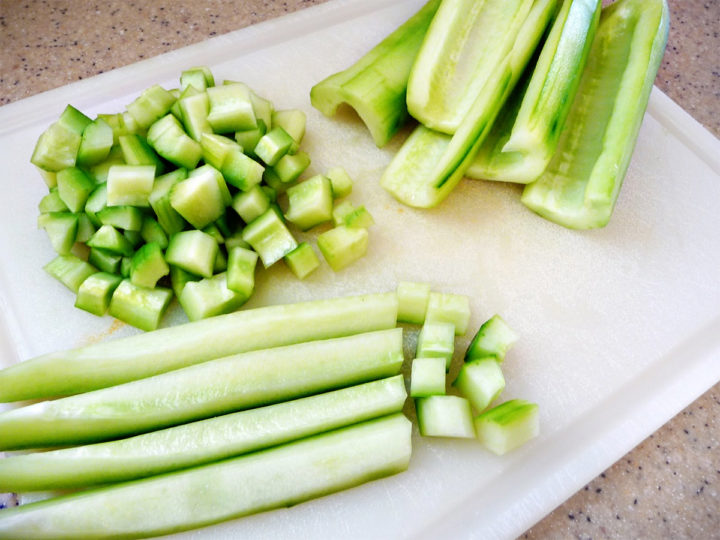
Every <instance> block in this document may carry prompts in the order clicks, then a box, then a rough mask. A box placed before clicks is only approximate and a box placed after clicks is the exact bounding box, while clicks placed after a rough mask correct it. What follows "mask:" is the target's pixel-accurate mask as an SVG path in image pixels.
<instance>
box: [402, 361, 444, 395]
mask: <svg viewBox="0 0 720 540" xmlns="http://www.w3.org/2000/svg"><path fill="white" fill-rule="evenodd" d="M444 394H445V359H443V358H439V357H438V358H415V359H414V360H413V361H412V367H411V372H410V396H411V397H414V398H417V397H427V396H438V395H444Z"/></svg>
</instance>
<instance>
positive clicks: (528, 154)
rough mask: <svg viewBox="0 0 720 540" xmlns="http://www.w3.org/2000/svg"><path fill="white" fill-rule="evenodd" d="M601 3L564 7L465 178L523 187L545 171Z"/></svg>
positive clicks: (578, 0)
mask: <svg viewBox="0 0 720 540" xmlns="http://www.w3.org/2000/svg"><path fill="white" fill-rule="evenodd" d="M601 7H602V2H600V0H572V1H567V2H565V3H563V5H562V8H561V9H560V13H559V14H558V16H557V18H556V19H555V22H554V23H553V26H552V29H551V31H550V35H549V36H548V38H547V40H546V41H545V43H544V45H543V46H542V51H541V53H540V57H539V58H538V61H537V64H536V65H535V68H534V69H533V70H532V72H531V77H529V80H528V81H527V83H528V84H527V85H526V86H525V87H524V88H523V89H521V92H518V93H519V94H520V95H519V96H514V97H516V98H517V99H515V100H511V102H509V103H508V105H506V108H507V109H509V111H508V112H505V111H503V113H504V114H503V113H501V117H499V118H498V120H496V122H495V125H494V126H493V128H492V131H491V133H490V135H488V138H487V139H486V140H485V143H484V144H483V145H482V146H481V147H480V150H479V151H478V153H477V156H476V157H475V161H473V163H472V165H471V166H470V168H469V169H468V170H467V173H466V175H467V176H468V177H470V178H480V179H487V180H501V181H505V182H518V183H521V184H527V183H529V182H532V181H534V180H536V179H537V178H538V177H539V176H540V175H541V174H542V173H543V171H544V170H545V168H546V167H547V165H548V163H550V160H551V159H552V157H553V155H554V153H555V149H556V148H557V144H558V140H559V139H560V134H561V133H562V132H563V129H564V127H565V121H566V119H567V116H568V114H569V113H570V107H571V105H572V103H573V99H574V98H575V94H576V93H577V89H578V85H579V84H580V78H581V74H582V71H583V69H584V67H585V63H586V61H587V57H588V54H589V52H590V46H591V45H592V41H593V37H594V36H595V31H596V29H597V25H598V21H599V20H600V10H601Z"/></svg>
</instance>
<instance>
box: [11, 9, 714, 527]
mask: <svg viewBox="0 0 720 540" xmlns="http://www.w3.org/2000/svg"><path fill="white" fill-rule="evenodd" d="M420 5H421V0H406V1H402V2H391V1H381V0H372V1H363V0H336V1H333V2H329V3H327V4H323V5H320V6H317V7H313V8H310V9H306V10H303V11H301V12H299V13H296V14H293V15H289V16H286V17H283V18H280V19H276V20H272V21H268V22H266V23H262V24H259V25H256V26H253V27H249V28H246V29H243V30H239V31H237V32H233V33H231V34H227V35H225V36H220V37H217V38H214V39H212V40H210V41H207V42H204V43H200V44H197V45H193V46H191V47H188V48H185V49H181V50H178V51H174V52H171V53H168V54H165V55H163V56H161V57H157V58H153V59H150V60H147V61H144V62H140V63H138V64H135V65H132V66H128V67H125V68H122V69H118V70H116V71H113V72H109V73H105V74H102V75H100V76H97V77H94V78H92V79H89V80H84V81H81V82H77V83H74V84H72V85H70V86H67V87H64V88H60V89H57V90H53V91H50V92H46V93H44V94H40V95H37V96H33V97H31V98H28V99H26V100H23V101H20V102H17V103H13V104H11V105H7V106H5V107H2V108H0V162H1V163H2V164H3V175H2V178H1V179H0V182H1V183H2V194H3V197H2V198H0V227H1V228H2V234H0V253H2V258H1V259H0V260H1V263H0V315H1V318H2V321H1V322H2V324H1V325H0V342H1V344H2V349H0V352H1V354H2V356H1V358H0V365H9V364H11V363H13V362H14V361H16V360H18V359H24V358H28V357H31V356H33V355H36V354H40V353H43V352H46V351H50V350H55V349H61V348H67V347H71V346H77V345H81V344H85V343H88V342H91V341H97V340H99V339H104V338H107V337H108V336H110V335H113V336H120V335H126V334H131V333H134V332H135V330H133V329H131V328H128V327H125V326H123V325H119V324H117V323H113V321H112V320H111V319H110V318H107V317H106V318H103V319H100V318H96V317H94V316H91V315H89V314H85V313H84V312H82V311H79V310H76V309H75V308H73V305H72V304H73V301H74V299H73V295H72V294H71V293H70V292H68V291H67V290H64V288H63V287H62V286H61V285H59V284H58V283H57V282H55V281H54V280H53V279H52V278H50V277H49V276H47V275H46V274H45V273H44V271H43V270H42V266H43V265H44V264H45V263H47V262H48V261H49V260H50V259H51V258H52V257H53V253H52V251H51V248H50V244H49V242H48V241H47V239H46V237H45V234H44V232H42V231H39V230H37V228H36V225H35V221H36V218H37V209H36V207H37V203H38V201H39V200H40V198H41V197H42V196H43V194H44V193H45V187H44V184H43V182H42V180H41V179H40V177H39V175H38V173H37V172H36V171H35V170H34V167H32V166H31V165H30V163H29V161H28V160H29V157H30V154H31V152H32V149H33V146H34V142H35V140H36V139H37V137H38V135H39V134H40V133H41V131H42V130H43V129H44V128H45V127H46V126H47V125H48V124H49V123H50V122H52V121H53V120H55V119H56V118H57V116H58V115H59V114H60V112H61V111H62V109H63V108H64V107H65V105H66V104H67V103H72V104H73V105H75V106H76V107H78V108H80V109H81V110H83V111H84V112H85V113H87V114H89V115H94V114H96V113H100V112H117V111H120V110H122V108H123V107H124V106H125V105H126V104H128V103H129V102H130V101H132V100H133V99H134V98H135V97H136V96H137V95H138V94H139V92H140V91H141V90H143V89H144V88H146V87H148V86H150V85H151V84H153V83H160V84H162V85H164V86H165V87H167V88H171V87H174V86H176V85H177V79H178V76H179V73H180V71H181V70H182V69H185V68H187V67H190V66H194V65H198V64H206V65H209V66H210V67H211V68H212V69H213V71H214V73H215V76H216V79H220V80H221V79H224V78H228V79H235V80H243V81H245V82H247V83H249V84H250V85H251V86H252V87H253V88H254V89H255V90H256V91H257V92H258V93H260V94H261V95H265V96H267V97H268V98H270V99H272V100H273V101H274V103H275V104H276V106H277V107H279V108H291V107H297V108H301V109H303V110H304V111H305V112H306V113H307V115H308V134H307V136H306V140H305V141H304V143H303V147H304V149H305V150H306V151H308V152H309V153H310V155H311V156H312V158H313V164H312V170H314V171H316V172H322V171H324V170H326V169H327V168H328V167H330V166H336V165H341V166H343V167H345V168H346V169H347V170H348V171H349V172H350V174H351V176H352V177H353V178H354V179H355V187H354V191H353V194H352V195H351V197H350V199H351V200H352V201H353V202H355V203H358V204H365V205H366V206H367V208H368V209H369V210H370V212H371V213H372V214H373V216H374V217H375V221H376V223H377V225H376V226H375V227H373V228H372V229H371V237H370V248H369V252H368V255H367V256H366V257H365V258H364V259H363V260H361V261H360V262H358V263H357V264H355V265H353V266H351V267H349V268H348V269H346V270H344V271H342V272H339V273H337V274H334V273H333V272H331V271H330V270H329V269H328V268H327V266H324V267H323V268H322V269H321V270H320V271H318V272H316V273H315V274H314V275H312V277H310V278H308V279H307V280H306V281H303V282H300V281H298V280H296V279H294V278H293V277H292V276H291V275H290V273H289V271H288V270H287V269H286V268H284V267H283V266H281V265H277V267H273V268H272V269H271V270H270V271H268V272H266V273H264V274H263V275H262V276H261V277H260V278H259V280H258V293H257V294H256V295H255V297H254V298H253V299H252V301H251V302H250V303H249V304H248V305H249V306H256V305H263V304H270V303H284V302H292V301H297V300H306V299H311V298H318V297H330V296H337V295H344V294H355V293H366V292H376V291H385V290H391V289H393V288H394V287H395V286H396V284H397V282H398V280H401V279H404V280H420V281H428V282H431V283H432V284H433V285H434V287H435V288H436V290H442V291H447V292H455V293H461V294H465V295H467V296H469V298H470V304H471V307H472V311H473V314H472V320H471V328H472V329H473V330H474V329H475V328H477V327H478V326H479V325H480V324H481V323H482V322H483V321H484V320H486V319H487V318H489V317H490V316H491V315H493V314H494V313H500V314H502V315H503V317H504V318H505V319H506V320H507V321H508V322H509V323H510V325H511V326H512V327H513V328H515V329H516V330H517V332H518V333H519V334H520V336H521V339H520V341H519V342H518V344H517V345H516V347H515V348H514V349H513V350H512V351H511V353H510V354H509V356H508V359H507V361H506V363H505V369H506V375H507V378H508V385H507V389H506V391H505V393H504V396H503V397H504V398H505V399H509V398H515V397H520V398H525V399H529V400H532V401H535V402H537V403H539V404H540V410H541V425H542V434H541V436H540V437H539V438H538V439H536V440H534V441H533V442H532V443H530V444H528V445H526V446H525V447H523V448H522V449H520V450H519V451H517V452H515V453H513V454H510V455H508V456H505V457H503V458H497V457H494V456H491V455H490V454H488V453H487V452H485V451H483V450H482V449H481V448H480V446H479V445H478V444H476V443H474V442H472V441H454V440H432V439H420V438H419V437H418V436H417V434H415V438H414V454H413V458H412V463H411V466H410V469H409V471H408V472H406V473H404V474H401V475H398V476H395V477H392V478H389V479H385V480H381V481H377V482H374V483H372V484H369V485H366V486H363V487H360V488H356V489H353V490H350V491H347V492H344V493H340V494H337V495H333V496H329V497H325V498H323V499H320V500H316V501H313V502H310V503H306V504H302V505H299V506H297V507H294V508H291V509H287V510H285V509H284V510H278V511H273V512H269V513H265V514H261V515H257V516H253V517H249V518H245V519H241V520H236V521H232V522H228V523H225V524H221V525H217V526H214V527H210V528H206V529H202V530H199V531H193V532H188V533H185V534H182V535H178V537H183V538H237V537H240V536H242V537H243V538H258V539H260V538H284V537H289V536H293V537H295V538H321V537H333V538H336V537H343V538H389V537H392V538H406V537H427V538H433V537H437V536H438V535H439V533H441V532H443V533H445V534H450V535H451V537H453V538H455V537H477V538H484V539H486V538H511V537H514V536H516V535H519V534H521V533H522V532H523V531H524V530H525V529H527V528H528V527H530V526H531V525H532V524H534V523H535V522H536V521H538V520H539V519H541V518H542V517H543V516H544V515H546V514H547V513H548V512H550V511H551V510H552V509H553V508H555V507H556V506H557V505H558V504H560V503H561V502H562V501H563V500H565V499H566V498H567V497H569V496H570V495H572V494H573V493H574V492H575V491H577V490H578V489H580V488H581V487H582V486H583V485H584V484H585V483H587V482H588V481H589V480H591V479H592V478H593V477H595V475H597V474H598V473H600V472H601V471H602V470H604V469H605V468H606V467H608V466H609V465H610V464H611V463H613V462H614V461H615V460H617V459H618V458H620V457H621V456H622V455H623V454H625V453H626V452H627V451H628V450H630V449H631V448H632V447H633V446H634V445H636V444H637V443H638V442H640V441H641V440H642V439H644V438H645V437H646V436H647V435H649V434H650V433H652V432H653V431H654V430H656V429H657V428H658V427H659V426H660V425H661V424H662V423H664V422H665V421H666V420H668V419H669V418H671V417H672V416H673V415H674V414H675V413H677V412H678V411H679V410H680V409H681V408H682V407H684V406H685V405H686V404H688V403H689V402H691V401H692V400H693V399H695V398H696V397H697V396H699V395H700V394H701V393H702V392H703V391H705V390H706V389H707V388H709V387H710V386H711V385H713V384H714V383H715V382H716V381H718V380H720V280H719V279H718V277H719V276H720V236H719V234H720V212H719V211H718V205H719V204H720V159H719V157H718V156H720V142H719V141H718V140H717V139H715V138H714V137H713V136H712V135H710V134H709V133H708V132H707V131H705V130H704V129H703V128H702V127H701V126H700V125H699V124H698V123H697V122H695V121H694V120H693V119H692V118H690V117H689V116H688V115H687V114H686V113H684V112H683V111H682V110H681V109H679V107H678V106H677V105H675V104H674V103H673V102H672V101H670V100H669V99H668V98H667V97H666V96H665V95H664V94H662V93H661V92H660V91H658V90H657V89H655V91H654V92H653V94H652V98H651V103H650V108H649V113H648V114H647V115H646V118H645V122H644V124H643V127H642V130H641V133H640V138H639V141H638V144H637V148H636V152H635V156H634V158H633V161H632V164H631V166H630V170H629V172H628V175H627V178H626V182H625V186H624V187H623V190H622V193H621V195H620V199H619V202H618V205H617V209H616V211H615V215H614V216H613V219H612V221H611V222H610V224H609V225H608V226H607V227H606V228H605V229H603V230H597V231H589V232H574V231H570V230H567V229H564V228H562V227H559V226H557V225H554V224H552V223H550V222H548V221H545V220H543V219H541V218H539V217H538V216H536V215H534V214H533V213H531V212H530V211H528V210H527V209H526V208H525V207H524V206H523V205H522V204H521V203H520V201H519V195H520V192H521V190H520V188H519V187H518V186H513V185H506V184H501V183H488V182H478V181H470V180H468V181H464V182H463V183H462V184H461V185H460V186H459V187H458V188H457V189H456V190H455V192H454V193H452V195H451V196H450V197H449V198H448V199H447V200H446V201H445V202H444V203H443V204H442V205H441V206H440V207H439V208H437V209H434V210H430V211H417V210H412V209H409V208H406V207H403V206H401V205H400V204H398V203H396V202H395V201H394V200H393V199H392V198H391V197H390V196H388V195H387V194H386V193H385V192H384V191H383V190H382V189H381V188H380V187H379V185H378V180H379V177H380V174H381V171H382V170H383V168H384V167H385V166H386V165H387V164H388V162H389V160H390V159H391V156H392V155H393V152H395V151H396V150H397V149H398V147H399V145H400V143H401V139H402V136H401V137H398V138H396V139H395V140H394V141H393V142H392V143H391V144H390V145H388V147H387V148H385V149H382V150H378V149H377V148H375V146H374V145H373V144H372V141H371V139H370V136H369V134H368V133H367V131H366V129H365V128H364V126H363V125H362V124H361V123H360V122H359V120H358V119H357V118H356V117H354V116H353V115H352V114H347V113H346V114H342V115H341V116H339V117H338V118H337V119H334V120H330V119H326V118H324V117H323V116H321V115H320V114H319V113H318V112H317V111H315V110H314V109H312V108H311V106H310V102H309V90H310V87H311V86H312V85H313V84H314V83H316V82H318V81H319V80H321V79H323V78H324V77H326V76H327V75H330V74H331V73H334V72H336V71H338V70H341V69H343V68H345V67H347V66H349V65H350V64H351V63H353V62H354V61H355V60H357V59H358V58H359V57H360V56H361V55H362V54H363V53H364V52H366V51H367V50H368V49H369V48H371V46H373V45H374V44H375V43H377V42H378V41H379V40H380V39H381V38H382V37H383V36H384V35H386V34H387V33H389V32H390V31H391V30H392V29H393V28H395V27H396V26H397V25H398V24H400V23H401V22H402V21H404V20H405V19H406V18H407V17H408V16H409V15H410V14H411V13H413V12H414V11H415V10H416V9H418V8H419V6H420ZM180 320H182V315H181V314H180V313H179V312H178V311H177V310H175V312H174V313H173V314H172V315H171V316H170V317H169V318H168V320H167V321H166V323H171V322H177V321H180ZM408 336H409V341H410V342H411V341H412V333H411V332H409V333H408ZM467 342H468V336H466V337H465V338H461V339H459V340H458V342H457V349H458V350H464V348H465V346H466V344H467ZM457 360H458V359H456V362H457Z"/></svg>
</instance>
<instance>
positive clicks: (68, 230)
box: [38, 212, 79, 255]
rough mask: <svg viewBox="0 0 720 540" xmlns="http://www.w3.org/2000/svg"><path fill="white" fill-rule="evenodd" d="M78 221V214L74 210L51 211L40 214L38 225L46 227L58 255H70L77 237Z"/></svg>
mask: <svg viewBox="0 0 720 540" xmlns="http://www.w3.org/2000/svg"><path fill="white" fill-rule="evenodd" d="M78 222H79V219H78V215H77V214H73V213H72V212H50V213H47V214H40V215H39V216H38V227H42V228H43V229H45V232H46V233H47V236H48V239H49V240H50V244H51V245H52V248H53V250H54V251H55V253H57V254H58V255H68V254H69V253H70V251H71V250H72V248H73V246H74V245H75V239H76V238H77V232H78Z"/></svg>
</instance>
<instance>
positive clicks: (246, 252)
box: [227, 246, 258, 298]
mask: <svg viewBox="0 0 720 540" xmlns="http://www.w3.org/2000/svg"><path fill="white" fill-rule="evenodd" d="M257 260H258V255H257V253H255V252H254V251H252V250H251V249H245V248H244V247H241V246H235V247H233V248H231V249H228V268H227V287H228V289H230V290H232V291H235V292H237V293H240V294H242V295H243V296H244V297H245V298H250V295H252V292H253V289H254V288H255V267H256V266H257Z"/></svg>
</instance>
